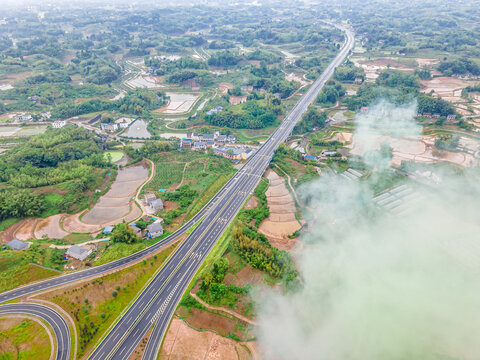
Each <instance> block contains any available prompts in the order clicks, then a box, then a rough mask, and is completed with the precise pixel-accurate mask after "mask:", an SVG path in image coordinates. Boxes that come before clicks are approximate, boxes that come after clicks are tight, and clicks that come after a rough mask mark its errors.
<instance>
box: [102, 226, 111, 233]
mask: <svg viewBox="0 0 480 360" xmlns="http://www.w3.org/2000/svg"><path fill="white" fill-rule="evenodd" d="M112 231H113V226H111V225H108V226H105V229H103V233H104V234H105V235H108V234H111V233H112Z"/></svg>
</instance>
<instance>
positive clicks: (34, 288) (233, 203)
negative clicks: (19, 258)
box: [0, 29, 354, 360]
mask: <svg viewBox="0 0 480 360" xmlns="http://www.w3.org/2000/svg"><path fill="white" fill-rule="evenodd" d="M343 30H344V31H345V34H346V41H345V44H344V46H343V48H342V50H341V51H340V53H339V54H338V55H337V57H336V58H335V59H334V61H333V62H332V63H331V64H330V65H329V66H328V67H327V68H326V69H325V71H324V72H323V74H322V75H321V76H320V77H319V78H318V79H317V80H316V81H315V83H314V84H313V85H312V86H311V88H310V89H309V91H308V92H307V93H306V94H305V95H304V96H303V97H302V98H301V99H300V100H299V101H298V103H297V104H296V105H295V106H294V107H293V109H292V110H291V112H290V113H289V114H288V116H287V117H286V118H285V120H284V121H283V122H282V124H281V125H280V126H279V127H278V128H277V129H276V130H275V132H274V133H273V134H272V135H271V136H270V137H269V138H268V140H267V141H266V142H265V143H264V144H263V145H262V147H261V148H260V149H259V150H258V151H257V153H256V154H255V155H254V156H252V157H251V158H250V159H249V160H248V161H247V163H246V164H245V165H244V166H243V167H242V168H241V169H240V171H239V172H237V173H236V174H235V175H234V176H233V177H232V178H231V179H230V180H229V181H228V183H227V184H226V185H225V186H224V187H223V188H222V190H220V192H219V193H217V194H216V195H215V196H214V197H213V198H212V200H211V201H210V202H209V203H208V204H207V205H206V206H205V207H204V208H203V209H202V210H201V211H200V212H199V213H198V214H197V215H196V216H194V217H193V218H192V219H191V220H190V221H189V222H187V223H186V224H185V225H183V226H182V227H181V228H180V229H179V230H177V231H176V232H175V233H173V234H172V235H170V236H168V237H166V238H165V239H163V240H161V241H160V242H158V243H157V244H155V245H152V246H150V247H148V248H146V249H144V250H142V251H140V252H137V253H135V254H133V255H130V256H127V257H125V258H123V259H120V260H117V261H114V262H111V263H108V264H105V265H102V266H98V267H94V268H91V269H87V270H83V271H79V272H75V273H71V274H67V275H63V276H59V277H56V278H53V279H50V280H45V281H41V282H37V283H34V284H31V285H27V286H23V287H20V288H17V289H14V290H11V291H8V292H4V293H2V294H0V302H5V301H8V300H12V299H15V298H18V297H21V296H25V295H29V294H32V293H35V292H38V291H43V290H46V289H49V288H53V287H57V286H60V285H65V284H68V283H71V282H75V281H78V280H82V279H86V278H91V277H95V276H99V275H102V274H104V273H106V272H110V271H113V270H115V269H118V268H120V267H123V266H126V265H129V264H131V263H133V262H135V261H138V260H139V259H141V258H143V257H145V256H148V255H150V254H152V253H154V252H156V251H158V250H159V249H160V248H162V247H163V246H165V245H167V244H169V243H170V242H172V241H173V240H175V239H176V238H178V236H180V235H182V234H184V233H185V232H186V231H187V230H188V229H189V228H191V227H192V225H194V224H196V223H197V222H199V221H200V220H201V221H200V223H199V224H198V226H197V227H196V228H195V229H194V230H193V232H192V233H191V234H190V235H189V236H188V237H187V239H186V240H185V241H184V242H183V243H182V244H181V245H180V246H179V247H178V248H177V249H176V251H175V252H174V254H173V255H172V256H171V257H170V259H169V260H168V262H167V263H166V264H165V265H164V266H163V268H162V269H161V270H160V271H159V272H158V274H157V275H156V276H155V277H154V278H153V280H152V281H151V282H150V283H149V284H148V286H147V287H146V288H145V289H144V291H143V292H142V293H141V294H140V295H139V296H138V297H137V299H136V300H135V301H134V302H133V303H132V305H131V306H130V308H129V309H128V310H127V311H126V313H125V314H124V315H123V316H122V317H121V318H120V319H119V321H118V322H117V323H116V324H115V326H114V327H113V328H112V329H111V331H110V332H109V333H108V334H107V336H106V337H105V338H104V339H103V341H102V342H101V343H100V345H99V346H98V347H97V348H96V349H95V350H94V352H93V353H92V354H91V355H90V357H89V358H90V359H102V360H103V359H126V358H128V357H129V355H130V354H131V353H132V352H133V351H134V349H135V348H136V346H137V345H138V343H139V342H140V340H141V339H142V338H143V337H144V336H145V334H146V332H147V331H148V330H149V329H150V328H151V326H152V325H153V324H155V325H154V328H153V331H152V333H151V335H150V337H149V341H148V343H147V347H146V350H145V353H144V356H143V357H144V358H145V359H155V358H156V357H157V354H158V350H159V347H160V345H161V340H162V338H163V336H164V334H165V331H166V329H167V327H168V324H169V322H170V320H171V317H172V315H173V312H174V310H175V307H176V306H177V304H178V302H179V300H180V298H181V296H182V294H183V293H184V291H185V289H186V287H187V286H188V284H189V283H190V282H191V280H192V278H193V276H194V274H195V272H196V271H197V269H198V268H199V266H200V265H201V264H202V262H203V261H204V260H205V257H206V256H207V254H208V253H209V252H210V250H211V249H212V247H213V246H214V244H215V242H216V241H217V240H218V238H219V237H220V236H221V235H222V234H223V232H224V231H225V229H226V228H227V226H228V225H229V223H230V222H231V221H232V219H233V218H234V217H235V216H236V214H237V212H238V211H239V210H240V208H241V207H242V205H243V203H244V202H245V201H246V199H247V198H248V196H250V194H251V193H252V191H253V189H254V188H255V186H256V185H257V184H258V182H259V180H260V177H261V176H262V174H263V173H264V172H265V170H266V168H267V167H268V165H269V163H270V161H271V159H272V157H273V153H274V151H275V149H276V147H277V146H278V145H279V143H281V142H283V141H285V140H286V139H287V137H288V136H289V135H290V134H291V132H292V130H293V128H294V127H295V125H296V123H297V122H298V120H299V119H300V118H301V117H302V115H303V114H304V113H305V112H306V110H307V108H308V106H309V105H310V104H311V103H312V102H313V101H314V100H315V98H316V97H317V95H318V93H319V92H320V90H321V89H322V87H323V86H324V84H325V83H326V82H327V80H328V79H329V78H330V77H331V76H332V74H333V71H334V70H335V68H336V67H337V66H338V65H340V64H341V62H342V61H343V60H344V58H345V57H346V56H347V54H348V52H349V51H350V49H351V48H352V46H353V42H354V38H353V34H352V33H351V32H350V31H349V30H346V29H343Z"/></svg>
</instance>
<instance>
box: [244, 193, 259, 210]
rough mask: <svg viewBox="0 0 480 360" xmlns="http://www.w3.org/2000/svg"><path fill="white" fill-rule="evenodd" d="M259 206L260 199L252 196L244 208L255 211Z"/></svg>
mask: <svg viewBox="0 0 480 360" xmlns="http://www.w3.org/2000/svg"><path fill="white" fill-rule="evenodd" d="M257 206H258V198H257V197H256V196H254V195H253V196H250V198H249V199H248V200H247V202H246V203H245V206H244V207H243V208H244V209H245V210H248V209H254V208H256V207H257Z"/></svg>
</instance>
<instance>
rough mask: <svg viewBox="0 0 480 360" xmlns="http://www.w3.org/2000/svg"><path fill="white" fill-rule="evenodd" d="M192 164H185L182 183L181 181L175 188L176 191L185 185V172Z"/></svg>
mask: <svg viewBox="0 0 480 360" xmlns="http://www.w3.org/2000/svg"><path fill="white" fill-rule="evenodd" d="M190 163H191V161H190V162H187V163H185V166H184V167H183V171H182V181H180V184H178V185H177V186H176V187H175V190H177V189H178V188H179V187H180V186H182V185H183V180H185V170H187V166H188V165H189V164H190Z"/></svg>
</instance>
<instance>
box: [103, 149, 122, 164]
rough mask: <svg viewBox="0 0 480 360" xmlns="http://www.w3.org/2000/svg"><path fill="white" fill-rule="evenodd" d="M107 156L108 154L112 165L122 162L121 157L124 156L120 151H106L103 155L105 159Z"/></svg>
mask: <svg viewBox="0 0 480 360" xmlns="http://www.w3.org/2000/svg"><path fill="white" fill-rule="evenodd" d="M108 154H110V156H111V159H112V160H111V161H112V163H116V162H118V161H120V160H122V158H123V155H124V154H123V152H122V151H107V152H106V153H104V154H103V155H104V157H105V159H106V158H107V157H108Z"/></svg>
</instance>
